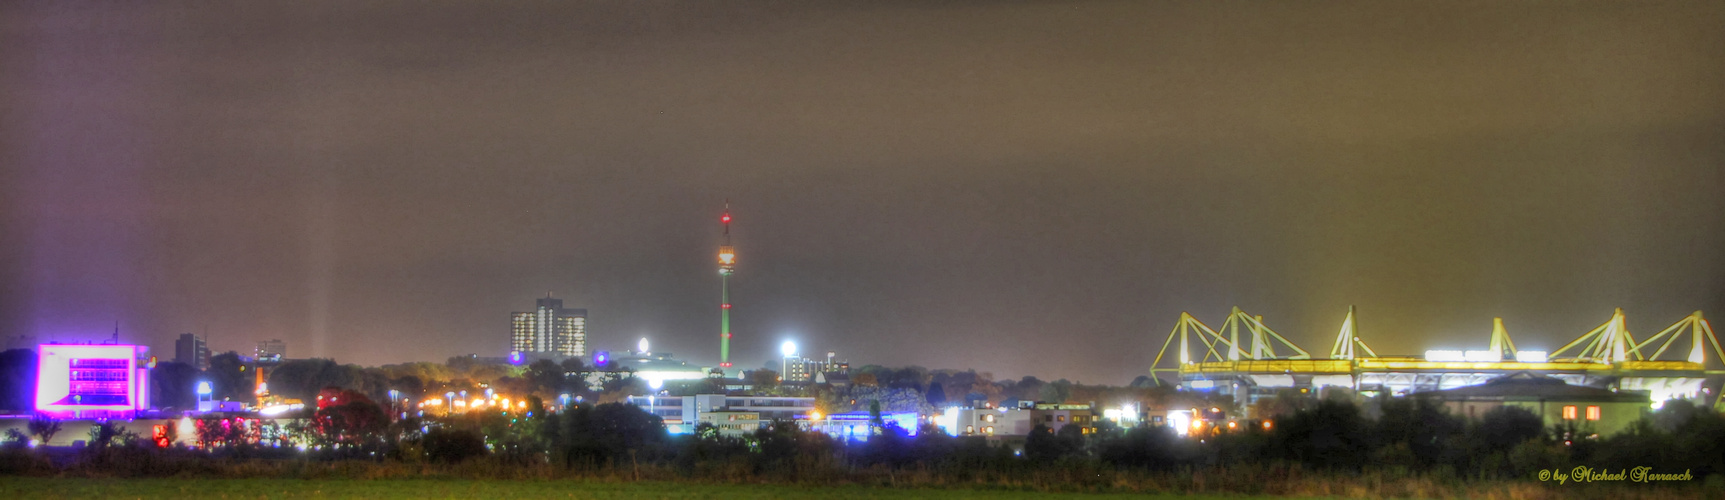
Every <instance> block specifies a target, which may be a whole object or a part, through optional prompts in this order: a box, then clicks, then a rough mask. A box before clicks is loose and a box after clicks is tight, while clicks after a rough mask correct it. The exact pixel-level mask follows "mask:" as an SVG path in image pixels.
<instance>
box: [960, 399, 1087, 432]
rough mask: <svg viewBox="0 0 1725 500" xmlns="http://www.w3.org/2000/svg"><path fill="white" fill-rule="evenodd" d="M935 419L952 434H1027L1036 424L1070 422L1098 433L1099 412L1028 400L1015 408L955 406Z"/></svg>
mask: <svg viewBox="0 0 1725 500" xmlns="http://www.w3.org/2000/svg"><path fill="white" fill-rule="evenodd" d="M935 421H936V425H939V426H940V427H941V429H942V430H945V431H946V433H947V434H951V435H953V436H1027V435H1029V434H1030V430H1031V429H1034V428H1036V425H1037V424H1042V425H1044V426H1047V427H1048V429H1049V430H1052V431H1054V432H1060V429H1061V428H1064V427H1066V426H1068V425H1078V426H1082V427H1083V428H1084V430H1083V432H1084V433H1085V434H1090V433H1092V432H1096V413H1095V411H1094V410H1092V409H1091V408H1090V405H1074V404H1056V403H1034V402H1030V401H1025V402H1022V403H1020V404H1019V405H1018V406H1015V407H1001V408H966V407H955V408H948V409H947V410H946V412H945V413H942V414H941V415H938V416H936V417H935Z"/></svg>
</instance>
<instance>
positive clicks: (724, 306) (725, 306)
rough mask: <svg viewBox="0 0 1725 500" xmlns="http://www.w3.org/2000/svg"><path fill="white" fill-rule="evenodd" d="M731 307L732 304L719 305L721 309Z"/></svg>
mask: <svg viewBox="0 0 1725 500" xmlns="http://www.w3.org/2000/svg"><path fill="white" fill-rule="evenodd" d="M730 308H731V305H730V304H722V305H720V306H719V309H730Z"/></svg>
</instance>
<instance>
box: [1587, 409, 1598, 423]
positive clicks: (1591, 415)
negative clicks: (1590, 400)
mask: <svg viewBox="0 0 1725 500" xmlns="http://www.w3.org/2000/svg"><path fill="white" fill-rule="evenodd" d="M1587 419H1588V420H1599V407H1598V406H1589V407H1587Z"/></svg>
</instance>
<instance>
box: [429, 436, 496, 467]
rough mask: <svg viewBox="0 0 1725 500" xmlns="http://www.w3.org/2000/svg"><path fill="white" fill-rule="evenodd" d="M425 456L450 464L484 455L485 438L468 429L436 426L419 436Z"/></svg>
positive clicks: (434, 460)
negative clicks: (421, 436) (423, 435)
mask: <svg viewBox="0 0 1725 500" xmlns="http://www.w3.org/2000/svg"><path fill="white" fill-rule="evenodd" d="M420 442H421V445H422V446H424V447H425V456H426V458H428V459H430V460H431V461H433V462H439V463H446V464H452V463H457V462H461V461H464V460H467V459H469V458H474V457H480V456H484V455H485V453H486V451H485V439H484V438H481V437H479V434H476V433H474V432H473V431H470V430H464V429H462V430H457V429H444V428H441V427H440V428H436V429H432V430H431V432H427V433H425V437H424V438H421V441H420Z"/></svg>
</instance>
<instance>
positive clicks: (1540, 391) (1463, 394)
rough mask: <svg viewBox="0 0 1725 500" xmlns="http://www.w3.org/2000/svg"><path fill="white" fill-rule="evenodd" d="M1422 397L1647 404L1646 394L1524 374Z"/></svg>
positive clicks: (1512, 374)
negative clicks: (1570, 383) (1574, 383)
mask: <svg viewBox="0 0 1725 500" xmlns="http://www.w3.org/2000/svg"><path fill="white" fill-rule="evenodd" d="M1424 394H1427V395H1429V396H1430V397H1434V398H1438V399H1443V400H1449V401H1461V400H1494V401H1539V400H1562V401H1591V402H1607V403H1608V402H1622V403H1646V402H1648V401H1649V399H1648V395H1647V393H1644V392H1636V391H1630V392H1618V391H1612V390H1609V389H1600V388H1597V387H1587V386H1580V385H1569V384H1567V383H1564V381H1562V380H1558V379H1555V378H1551V377H1547V376H1544V375H1539V374H1536V373H1533V372H1525V371H1523V372H1516V373H1511V374H1509V375H1504V376H1502V377H1498V378H1494V379H1491V380H1490V381H1488V382H1486V383H1484V384H1480V385H1472V386H1467V387H1459V388H1455V389H1449V390H1443V391H1432V392H1427V393H1424Z"/></svg>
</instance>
